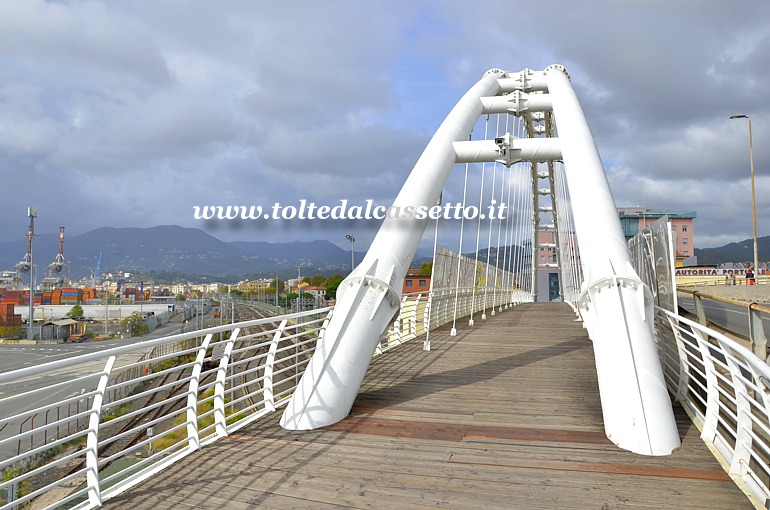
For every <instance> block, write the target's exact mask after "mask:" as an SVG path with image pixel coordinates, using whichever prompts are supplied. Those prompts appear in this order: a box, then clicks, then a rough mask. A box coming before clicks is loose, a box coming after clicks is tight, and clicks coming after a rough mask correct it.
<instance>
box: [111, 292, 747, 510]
mask: <svg viewBox="0 0 770 510" xmlns="http://www.w3.org/2000/svg"><path fill="white" fill-rule="evenodd" d="M573 319H574V315H573V314H572V312H571V310H570V308H569V307H568V306H567V305H562V304H546V303H538V304H529V305H520V306H518V307H515V308H514V309H513V310H508V311H504V312H502V313H499V314H497V315H496V316H495V317H491V318H489V319H488V320H487V321H486V322H485V323H483V325H480V326H479V325H478V324H480V323H481V321H480V320H478V319H477V326H476V327H474V328H468V327H459V328H458V334H457V336H456V337H450V336H449V334H448V328H444V329H440V330H438V331H437V332H433V333H432V334H431V340H432V349H433V350H432V351H431V352H428V353H426V352H423V351H422V350H421V348H422V342H416V343H414V344H412V345H406V346H403V347H401V348H398V349H396V350H394V351H391V352H389V353H386V354H385V355H383V356H380V357H377V358H376V359H375V360H374V361H373V362H372V365H371V366H370V369H369V372H368V374H367V378H366V380H365V383H364V386H363V388H362V390H361V393H360V394H359V396H358V399H357V400H356V405H355V407H354V408H353V412H352V413H351V415H350V416H349V417H348V418H347V419H346V420H344V421H342V422H341V423H339V424H337V425H335V426H333V427H329V428H325V429H322V430H317V431H310V432H289V431H285V430H282V429H281V428H280V427H279V426H278V425H277V421H278V417H279V415H278V414H277V413H275V414H273V415H271V416H269V417H267V418H265V419H263V420H262V421H261V422H259V423H257V424H254V425H252V426H250V427H248V428H246V429H245V430H243V431H241V432H239V433H237V434H234V435H232V436H231V437H229V438H226V439H224V440H222V441H219V442H217V443H214V444H212V445H210V446H207V447H205V448H204V449H203V450H202V451H200V452H198V453H197V454H194V455H191V456H189V457H187V461H186V462H184V463H182V464H179V465H176V466H173V467H171V468H169V469H168V470H167V471H164V472H163V473H161V474H160V475H157V476H156V477H154V478H151V479H150V480H147V481H146V482H144V483H142V484H141V485H139V486H137V487H135V488H134V489H132V490H131V491H129V492H127V493H125V494H122V495H121V496H119V497H117V498H115V499H112V500H110V501H108V502H107V503H106V505H105V506H106V507H108V508H126V509H131V510H138V509H165V508H182V509H184V508H190V509H192V508H211V509H225V508H226V509H241V508H275V509H281V510H285V509H287V508H308V509H326V508H394V509H396V508H397V509H403V508H428V507H431V508H436V507H438V508H462V509H466V508H504V509H512V508H514V509H517V508H522V509H552V508H580V509H584V508H590V509H603V510H610V509H622V508H654V509H657V510H661V509H668V508H678V509H683V508H693V509H707V508H713V509H720V510H725V509H743V508H751V505H750V504H749V501H748V499H747V498H746V496H744V495H743V493H742V492H740V491H739V490H738V488H737V487H736V486H735V485H734V484H733V482H732V481H731V480H730V479H729V478H728V476H727V475H726V474H725V473H724V471H723V470H722V469H721V468H720V466H719V464H718V463H717V461H716V460H715V459H714V458H713V457H712V455H711V454H710V453H709V452H708V450H707V449H706V447H705V446H704V444H703V443H702V442H701V440H700V439H699V437H698V430H697V428H696V427H695V426H694V425H692V423H691V422H690V421H689V419H688V418H687V416H686V415H685V413H684V412H683V411H682V410H681V409H677V418H678V421H679V429H680V433H681V436H682V440H683V447H682V449H681V450H680V451H678V452H676V453H675V454H673V455H671V456H669V457H657V458H653V457H644V456H640V455H635V454H632V453H629V452H626V451H623V450H620V449H619V448H617V447H615V446H614V445H613V444H611V443H610V442H609V441H608V440H607V438H606V437H605V435H604V432H603V425H602V416H601V407H600V403H599V396H598V388H597V383H596V372H595V369H594V362H593V351H592V348H591V342H590V341H589V340H588V338H587V336H586V334H585V332H584V330H583V329H582V327H581V325H580V324H579V323H576V322H574V321H573ZM465 324H467V321H463V325H465Z"/></svg>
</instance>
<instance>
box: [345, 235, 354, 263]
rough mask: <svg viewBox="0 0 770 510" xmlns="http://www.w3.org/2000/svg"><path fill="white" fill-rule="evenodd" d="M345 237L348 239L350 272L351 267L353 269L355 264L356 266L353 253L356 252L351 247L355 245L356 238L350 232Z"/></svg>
mask: <svg viewBox="0 0 770 510" xmlns="http://www.w3.org/2000/svg"><path fill="white" fill-rule="evenodd" d="M345 239H347V240H348V241H350V271H351V272H352V271H353V269H354V268H355V266H356V261H355V253H356V252H355V251H354V250H353V248H354V247H355V245H356V238H355V236H353V235H351V234H347V235H346V236H345Z"/></svg>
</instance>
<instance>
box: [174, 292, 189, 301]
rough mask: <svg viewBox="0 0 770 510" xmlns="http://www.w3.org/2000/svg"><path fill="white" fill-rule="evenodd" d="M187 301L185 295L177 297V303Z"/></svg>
mask: <svg viewBox="0 0 770 510" xmlns="http://www.w3.org/2000/svg"><path fill="white" fill-rule="evenodd" d="M186 299H187V298H186V297H185V295H184V294H179V295H177V297H176V300H177V301H185V300H186Z"/></svg>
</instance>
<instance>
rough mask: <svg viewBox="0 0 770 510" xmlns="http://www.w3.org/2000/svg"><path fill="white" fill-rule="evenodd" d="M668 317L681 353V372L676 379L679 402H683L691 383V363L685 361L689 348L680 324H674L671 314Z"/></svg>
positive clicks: (678, 352) (678, 351)
mask: <svg viewBox="0 0 770 510" xmlns="http://www.w3.org/2000/svg"><path fill="white" fill-rule="evenodd" d="M667 318H668V325H669V327H671V332H672V333H673V335H674V339H675V340H676V351H677V354H678V355H679V374H678V376H677V381H676V395H675V396H674V398H676V400H677V402H683V401H684V400H686V399H687V388H688V387H689V385H690V365H689V364H687V363H685V360H686V359H687V356H688V354H687V350H686V349H685V346H684V341H683V340H682V332H681V331H680V330H679V325H678V324H676V325H675V324H674V319H673V318H672V317H670V316H667Z"/></svg>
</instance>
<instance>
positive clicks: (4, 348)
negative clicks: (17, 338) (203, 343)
mask: <svg viewBox="0 0 770 510" xmlns="http://www.w3.org/2000/svg"><path fill="white" fill-rule="evenodd" d="M185 326H187V329H188V330H189V329H190V328H189V325H185V324H182V323H180V322H178V321H172V322H170V323H168V324H166V325H165V326H163V327H161V328H158V329H157V330H155V331H153V332H152V333H151V334H148V335H145V336H142V337H133V338H116V339H112V340H104V341H99V342H93V341H86V342H82V343H67V344H38V345H5V344H0V373H2V372H9V371H12V370H18V369H21V368H26V367H30V366H35V365H41V364H44V363H49V362H52V361H58V360H62V359H68V358H74V357H76V356H79V355H82V354H87V353H92V352H97V351H104V350H107V349H109V348H111V347H117V346H122V345H130V344H135V343H138V342H141V341H145V340H152V339H155V338H161V337H164V336H170V335H174V334H177V333H181V332H182V330H183V328H185ZM141 355H142V354H141V353H139V352H134V353H129V354H124V355H121V356H118V358H117V359H116V362H115V366H116V367H120V366H122V365H127V364H130V363H133V362H135V361H136V360H137V359H138V358H139V357H140V356H141ZM105 362H106V359H99V360H94V361H90V362H86V363H83V364H78V365H73V366H69V367H66V368H61V369H58V370H55V371H52V372H49V373H46V374H38V375H35V376H31V377H27V378H24V379H20V380H15V381H13V382H11V383H5V384H0V402H1V403H2V405H0V418H4V417H9V416H14V415H17V414H19V413H23V412H25V411H27V410H30V409H35V408H39V407H41V406H45V405H49V404H53V403H56V402H60V401H61V400H63V399H65V398H69V397H74V396H77V395H82V394H83V393H85V392H87V391H91V390H93V388H95V386H96V383H97V381H98V377H97V376H93V377H90V378H88V379H82V380H77V379H78V378H82V376H83V375H84V374H98V373H99V372H101V371H102V370H103V369H104V363H105ZM52 385H55V386H53V387H52ZM46 387H47V388H48V389H47V390H44V391H41V392H39V393H36V394H32V395H27V396H26V397H25V398H24V399H18V400H15V401H11V402H9V401H7V400H5V401H4V397H8V396H10V395H15V394H19V393H21V392H29V391H34V390H39V389H41V388H46ZM90 405H91V403H90V399H86V398H83V399H79V400H78V401H74V402H72V403H70V404H67V405H62V406H59V407H53V408H51V409H49V410H48V411H47V412H45V413H40V414H39V415H35V416H34V417H30V418H27V419H25V420H15V421H13V422H8V423H5V424H1V425H0V459H7V458H10V457H12V456H14V455H16V453H17V452H19V451H25V450H26V449H28V448H32V447H37V446H39V445H41V444H44V442H46V441H51V440H53V438H54V436H55V433H54V432H53V431H50V432H49V433H44V432H41V433H36V434H35V435H34V436H32V437H31V438H25V439H23V440H17V441H10V442H9V441H6V442H2V440H3V439H9V438H12V437H14V436H16V435H18V434H19V433H20V432H22V431H26V430H30V428H32V427H33V426H34V427H39V426H40V425H41V424H44V423H50V422H53V421H55V420H57V419H58V418H64V417H66V416H72V415H74V414H77V413H79V412H84V411H85V410H86V409H88V408H89V407H90ZM86 420H87V418H81V419H80V422H79V423H78V425H79V426H80V427H82V426H85V424H86ZM72 425H73V426H75V424H74V423H73V424H72Z"/></svg>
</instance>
